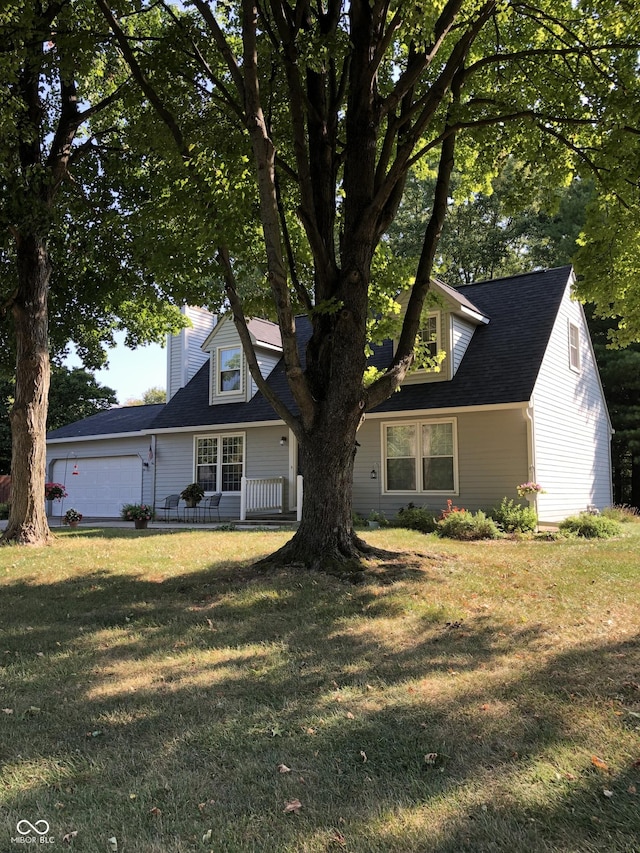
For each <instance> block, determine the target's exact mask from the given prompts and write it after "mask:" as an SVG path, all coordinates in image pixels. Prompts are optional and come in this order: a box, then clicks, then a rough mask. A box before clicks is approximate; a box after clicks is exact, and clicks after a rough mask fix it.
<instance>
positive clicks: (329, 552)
mask: <svg viewBox="0 0 640 853" xmlns="http://www.w3.org/2000/svg"><path fill="white" fill-rule="evenodd" d="M357 423H358V418H357V417H356V418H354V417H352V418H346V417H344V416H343V415H342V413H341V409H340V408H339V406H338V405H337V404H334V405H333V406H332V407H331V409H329V407H326V406H325V407H324V417H323V418H322V422H321V423H320V424H318V425H317V426H316V428H314V430H313V431H312V432H311V433H309V434H307V435H305V436H303V440H302V442H301V443H300V466H301V470H302V475H303V477H304V499H303V512H302V520H301V522H300V525H299V527H298V529H297V530H296V532H295V534H294V536H293V537H292V539H290V540H289V542H287V544H286V545H284V546H283V547H282V548H281V549H280V550H279V551H277V552H276V553H275V554H272V555H271V556H270V557H267V558H266V560H264V561H263V563H264V564H265V565H271V564H275V565H281V564H287V565H300V566H305V567H306V568H312V569H320V570H323V571H329V572H338V573H340V574H342V573H345V572H348V571H349V568H351V569H352V570H359V569H360V568H361V566H360V564H359V561H360V558H361V557H362V556H363V555H364V554H366V552H367V548H366V545H365V543H363V542H361V541H360V540H359V539H358V537H357V536H356V535H355V533H354V530H353V507H352V481H353V463H354V459H355V455H356V449H357V445H356V431H357ZM349 564H351V567H350V566H349Z"/></svg>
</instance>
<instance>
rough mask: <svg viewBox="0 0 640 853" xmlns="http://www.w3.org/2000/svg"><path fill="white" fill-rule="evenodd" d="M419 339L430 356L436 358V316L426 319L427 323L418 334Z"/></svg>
mask: <svg viewBox="0 0 640 853" xmlns="http://www.w3.org/2000/svg"><path fill="white" fill-rule="evenodd" d="M418 337H419V338H420V340H421V341H422V343H423V345H424V347H425V349H426V351H427V353H428V355H429V356H431V358H435V357H436V355H437V354H438V317H437V315H436V314H430V315H429V316H428V317H427V318H426V321H425V322H424V324H423V326H422V328H421V329H420V331H419V332H418Z"/></svg>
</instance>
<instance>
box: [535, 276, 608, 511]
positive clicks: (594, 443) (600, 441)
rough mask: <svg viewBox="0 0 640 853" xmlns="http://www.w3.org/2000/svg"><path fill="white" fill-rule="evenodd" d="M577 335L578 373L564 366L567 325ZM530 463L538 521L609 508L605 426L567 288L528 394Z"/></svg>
mask: <svg viewBox="0 0 640 853" xmlns="http://www.w3.org/2000/svg"><path fill="white" fill-rule="evenodd" d="M570 322H571V323H575V324H576V325H577V326H578V328H579V331H580V359H581V366H580V371H579V372H576V371H575V370H572V369H571V367H570V365H569V323H570ZM533 418H534V427H533V429H534V463H535V469H534V470H533V471H532V472H531V473H530V476H531V477H532V478H535V480H536V481H537V482H538V483H540V485H541V486H542V487H543V488H544V489H545V492H546V494H542V495H540V496H539V497H538V514H539V517H540V519H541V521H561V520H562V519H563V518H566V517H567V516H568V515H573V514H574V513H577V512H580V511H582V510H585V509H587V508H588V507H590V506H595V507H597V508H599V509H602V508H603V507H605V506H607V505H609V504H610V503H611V500H612V494H611V466H610V437H611V436H610V427H609V420H608V415H607V409H606V404H605V401H604V398H603V395H602V388H601V385H600V381H599V378H598V372H597V367H596V364H595V359H594V356H593V350H592V347H591V343H590V339H589V333H588V329H587V324H586V321H585V318H584V311H583V310H582V306H581V305H579V304H578V303H577V302H574V301H572V300H571V298H570V296H569V287H567V293H566V294H565V297H564V299H563V301H562V304H561V307H560V311H559V312H558V317H557V319H556V323H555V325H554V328H553V332H552V334H551V339H550V342H549V347H548V349H547V352H546V354H545V357H544V360H543V362H542V366H541V369H540V373H539V375H538V379H537V382H536V386H535V389H534V395H533Z"/></svg>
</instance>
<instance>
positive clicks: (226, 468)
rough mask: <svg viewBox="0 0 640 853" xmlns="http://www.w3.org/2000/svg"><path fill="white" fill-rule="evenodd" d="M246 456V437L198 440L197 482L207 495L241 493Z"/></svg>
mask: <svg viewBox="0 0 640 853" xmlns="http://www.w3.org/2000/svg"><path fill="white" fill-rule="evenodd" d="M244 456H245V453H244V434H239V435H206V436H198V437H197V438H196V444H195V468H196V475H195V480H196V482H197V483H200V485H201V486H202V488H203V489H204V490H205V492H239V491H240V481H241V479H242V475H243V472H244Z"/></svg>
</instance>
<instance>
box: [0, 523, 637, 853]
mask: <svg viewBox="0 0 640 853" xmlns="http://www.w3.org/2000/svg"><path fill="white" fill-rule="evenodd" d="M287 535H288V534H286V533H279V532H269V533H242V532H216V531H208V532H205V531H199V532H180V533H168V532H158V531H153V530H149V531H145V532H137V533H134V532H130V531H117V530H111V531H99V530H90V529H86V528H85V529H83V528H80V530H79V531H74V532H71V531H65V532H63V533H61V534H60V535H59V536H58V537H57V539H56V541H55V542H54V544H53V545H52V546H50V547H46V548H42V549H27V548H17V547H7V548H4V549H2V550H0V762H1V764H2V774H1V777H0V850H2V851H9V850H16V849H19V847H18V845H16V844H13V843H11V839H12V838H15V837H16V835H17V832H16V824H17V823H18V821H20V820H23V819H26V820H29V821H31V822H32V823H35V822H36V821H37V820H46V821H47V822H48V823H49V824H50V826H51V829H50V834H51V835H52V836H54V837H55V839H56V844H57V845H58V847H57V849H61V848H62V847H64V848H65V849H72V850H77V851H88V853H99V851H107V850H109V844H108V839H109V838H112V837H116V838H117V840H118V850H119V851H120V853H123V851H124V853H156V851H157V853H160V851H162V853H183V851H204V852H205V853H208V851H215V853H221V851H240V853H242V852H243V851H267V852H268V853H285V851H287V853H289V852H290V853H293V852H294V851H295V853H301V852H302V851H308V853H318V852H319V851H327V853H331V851H339V850H345V851H352V853H369V851H371V852H372V853H373V851H376V853H388V851H397V853H427V852H428V851H438V853H467V851H468V853H472V851H473V853H478V852H479V851H505V853H506V851H509V853H512V851H523V853H542V851H567V853H595V851H603V853H605V851H606V853H618V852H619V853H632V851H633V853H638V851H639V850H640V793H636V791H640V764H639V761H640V738H639V734H640V684H639V683H638V682H640V646H639V642H638V631H639V611H640V608H639V601H640V570H639V568H638V563H639V559H638V554H639V553H640V525H637V524H636V525H625V536H624V537H622V538H619V539H616V540H607V541H597V542H583V541H579V540H570V541H558V542H540V541H497V542H482V543H461V542H451V541H446V540H438V539H435V538H433V537H431V536H423V535H421V534H419V533H414V532H411V531H403V530H380V531H374V532H371V533H367V534H366V536H367V538H368V539H369V541H371V542H372V543H373V544H376V545H378V546H381V547H385V548H388V549H390V550H392V551H394V552H396V554H395V555H392V556H390V557H389V558H388V559H386V560H382V559H381V560H378V561H377V562H375V563H373V564H372V573H371V576H370V579H369V580H368V581H367V583H365V584H362V585H359V586H352V585H349V584H347V583H343V582H341V581H339V580H337V579H336V578H332V577H326V576H322V575H311V574H298V573H295V572H290V571H282V572H280V573H277V574H271V575H268V576H259V575H256V574H255V572H254V571H253V570H252V569H251V568H250V564H251V562H252V561H254V560H255V559H257V558H260V557H261V556H264V555H266V554H268V553H269V552H271V551H272V550H274V549H275V548H276V547H277V546H279V545H280V544H282V543H283V542H284V540H285V538H286V536H287ZM433 754H436V755H435V756H434V755H433ZM425 756H429V758H428V759H427V760H425ZM594 759H595V760H594ZM279 765H286V767H287V768H289V771H290V772H280V770H279ZM605 792H607V793H605ZM294 800H299V802H300V804H301V807H300V809H299V811H292V812H290V813H287V812H285V806H286V804H287V803H289V802H292V801H294ZM209 830H211V833H210V834H209ZM72 832H77V835H75V836H73V837H72V838H71V837H70V838H69V842H70V843H69V844H68V845H67V844H65V843H64V842H63V837H64V836H65V835H67V834H69V833H72ZM203 837H206V839H207V840H206V841H203ZM30 846H31V847H32V848H33V847H35V846H36V845H35V844H31V845H30ZM23 849H24V846H23ZM39 849H40V846H39Z"/></svg>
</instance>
